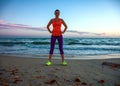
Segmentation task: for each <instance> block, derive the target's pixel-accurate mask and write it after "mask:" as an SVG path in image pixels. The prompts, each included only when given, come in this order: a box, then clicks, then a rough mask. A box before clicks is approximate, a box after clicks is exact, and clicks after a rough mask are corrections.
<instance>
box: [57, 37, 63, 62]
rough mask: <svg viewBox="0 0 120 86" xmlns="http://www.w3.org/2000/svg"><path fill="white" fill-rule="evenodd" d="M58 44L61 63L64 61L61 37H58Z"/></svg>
mask: <svg viewBox="0 0 120 86" xmlns="http://www.w3.org/2000/svg"><path fill="white" fill-rule="evenodd" d="M58 44H59V50H60V54H61V57H62V62H63V61H64V51H63V37H62V36H59V37H58Z"/></svg>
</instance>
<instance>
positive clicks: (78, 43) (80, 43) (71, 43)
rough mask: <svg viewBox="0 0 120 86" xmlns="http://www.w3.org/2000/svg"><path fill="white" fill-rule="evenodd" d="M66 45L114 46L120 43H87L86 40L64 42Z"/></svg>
mask: <svg viewBox="0 0 120 86" xmlns="http://www.w3.org/2000/svg"><path fill="white" fill-rule="evenodd" d="M66 44H67V45H76V44H77V45H114V46H118V45H120V43H114V42H113V43H97V42H96V43H92V42H91V43H90V42H89V43H88V42H68V43H66Z"/></svg>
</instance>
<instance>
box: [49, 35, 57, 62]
mask: <svg viewBox="0 0 120 86" xmlns="http://www.w3.org/2000/svg"><path fill="white" fill-rule="evenodd" d="M55 41H56V37H54V36H51V43H50V52H49V61H51V60H52V55H53V51H54V46H55Z"/></svg>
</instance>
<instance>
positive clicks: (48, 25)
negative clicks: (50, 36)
mask: <svg viewBox="0 0 120 86" xmlns="http://www.w3.org/2000/svg"><path fill="white" fill-rule="evenodd" d="M51 24H52V19H51V20H50V21H49V23H48V24H47V29H48V31H49V32H50V33H52V31H51V30H50V25H51Z"/></svg>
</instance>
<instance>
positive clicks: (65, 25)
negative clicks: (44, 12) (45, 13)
mask: <svg viewBox="0 0 120 86" xmlns="http://www.w3.org/2000/svg"><path fill="white" fill-rule="evenodd" d="M61 20H62V24H63V25H64V27H65V28H64V30H63V32H62V33H63V34H64V33H65V31H66V30H67V24H66V23H65V22H64V20H63V19H61Z"/></svg>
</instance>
